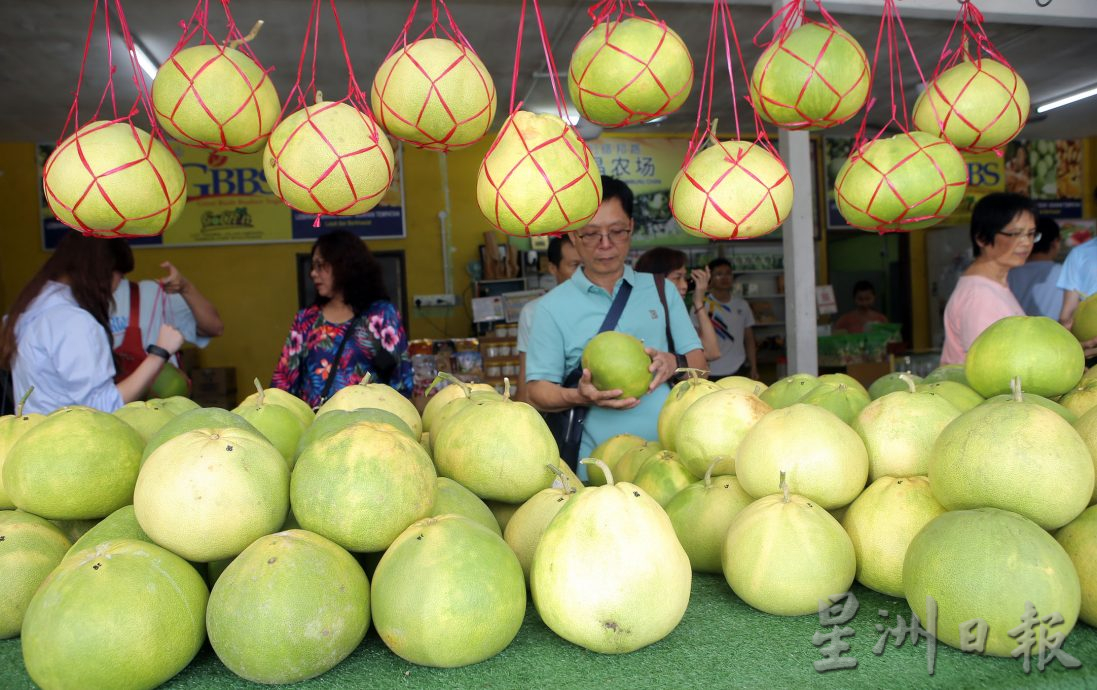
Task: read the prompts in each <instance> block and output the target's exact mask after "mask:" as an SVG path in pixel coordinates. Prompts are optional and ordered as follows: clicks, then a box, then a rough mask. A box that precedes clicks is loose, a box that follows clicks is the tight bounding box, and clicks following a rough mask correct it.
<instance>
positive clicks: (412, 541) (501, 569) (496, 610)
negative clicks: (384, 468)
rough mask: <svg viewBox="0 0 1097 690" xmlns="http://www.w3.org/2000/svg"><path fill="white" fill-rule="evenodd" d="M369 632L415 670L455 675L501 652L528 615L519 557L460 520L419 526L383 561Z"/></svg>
mask: <svg viewBox="0 0 1097 690" xmlns="http://www.w3.org/2000/svg"><path fill="white" fill-rule="evenodd" d="M370 598H371V605H372V607H373V625H374V627H375V628H376V629H377V633H378V634H379V635H380V636H381V639H382V640H383V641H384V642H385V645H386V646H387V647H388V648H389V649H391V650H392V651H393V653H395V654H396V655H397V656H399V657H400V658H402V659H405V660H407V661H410V662H411V663H413V664H419V665H422V666H437V667H442V668H453V667H457V666H465V665H468V664H475V663H477V662H479V661H483V660H484V659H489V658H491V657H493V656H495V655H496V654H498V653H499V652H501V651H503V650H504V649H506V647H507V645H509V644H510V642H511V640H513V639H514V638H515V636H516V635H517V634H518V629H519V628H521V627H522V620H523V618H524V617H525V614H526V581H525V578H524V577H522V566H521V565H520V564H519V563H518V558H517V557H516V556H515V555H514V553H513V552H512V551H511V550H510V547H508V546H507V544H506V542H504V541H503V539H502V537H500V536H499V535H498V534H495V533H493V532H492V531H490V530H488V529H487V528H486V527H484V526H483V525H480V524H478V523H475V522H473V521H472V520H469V519H468V518H465V517H461V516H459V515H443V516H440V517H430V518H426V519H425V520H420V521H419V522H416V523H415V524H413V525H411V526H410V527H408V528H407V529H406V530H404V531H403V533H401V534H400V536H398V537H397V538H396V541H394V542H393V543H392V546H390V547H389V548H388V549H387V550H386V551H385V555H384V556H382V557H381V562H380V563H378V564H377V570H376V571H375V572H374V574H373V585H372V589H371V592H370Z"/></svg>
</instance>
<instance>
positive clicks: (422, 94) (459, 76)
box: [370, 38, 496, 151]
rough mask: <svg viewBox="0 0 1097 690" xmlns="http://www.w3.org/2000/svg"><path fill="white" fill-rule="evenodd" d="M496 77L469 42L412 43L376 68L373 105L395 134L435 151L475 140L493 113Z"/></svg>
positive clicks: (381, 121) (383, 123)
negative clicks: (492, 78)
mask: <svg viewBox="0 0 1097 690" xmlns="http://www.w3.org/2000/svg"><path fill="white" fill-rule="evenodd" d="M495 105H496V101H495V83H494V82H493V81H492V80H491V75H490V74H488V70H487V68H486V67H484V63H483V62H481V61H480V58H479V56H477V55H476V53H475V52H474V51H473V50H472V49H471V48H469V47H468V46H462V45H460V44H458V43H455V42H454V41H450V40H448V39H445V38H424V39H421V40H418V41H414V42H412V43H409V44H407V45H405V46H403V47H401V48H400V49H399V50H397V51H396V52H395V53H393V54H392V55H391V56H389V57H388V59H386V60H385V61H384V62H383V63H382V64H381V68H380V69H378V70H377V76H375V77H374V78H373V88H372V89H371V90H370V107H371V108H372V109H373V112H374V114H375V115H376V116H377V121H378V123H379V124H380V125H381V126H382V127H384V128H385V131H387V132H388V133H389V134H391V135H392V136H394V137H396V138H397V139H400V140H401V141H406V142H408V143H409V144H414V145H415V146H418V147H419V148H424V149H430V150H432V151H450V150H453V149H459V148H463V147H465V146H469V145H471V144H474V143H476V142H477V141H478V140H479V139H480V137H482V136H484V134H486V133H487V131H488V128H489V127H490V126H491V120H492V118H494V117H495Z"/></svg>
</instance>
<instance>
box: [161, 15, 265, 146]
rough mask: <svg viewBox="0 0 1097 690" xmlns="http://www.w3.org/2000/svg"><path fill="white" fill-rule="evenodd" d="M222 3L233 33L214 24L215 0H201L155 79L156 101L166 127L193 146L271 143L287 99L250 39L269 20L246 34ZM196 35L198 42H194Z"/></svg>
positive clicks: (162, 123) (167, 130)
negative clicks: (216, 31) (223, 33)
mask: <svg viewBox="0 0 1097 690" xmlns="http://www.w3.org/2000/svg"><path fill="white" fill-rule="evenodd" d="M221 8H222V10H224V13H225V19H226V21H227V23H228V38H226V39H225V41H223V42H218V41H217V39H215V38H214V37H213V34H211V33H210V29H209V0H198V4H197V6H195V8H194V14H193V15H191V18H190V20H189V21H187V22H185V23H184V24H183V35H182V36H181V37H180V39H179V42H178V43H176V44H175V48H174V49H173V50H172V51H171V55H170V56H169V57H168V59H167V60H165V61H164V64H163V65H161V66H160V69H159V71H157V73H156V78H155V79H153V81H152V105H153V108H154V109H155V111H156V119H157V120H158V121H159V122H160V126H161V127H163V128H164V131H165V132H167V133H168V134H170V135H171V136H172V137H174V138H175V139H177V140H179V141H180V142H182V143H184V144H187V145H188V146H197V147H199V148H207V149H213V150H214V151H235V152H237V153H252V152H255V151H258V150H259V149H261V148H262V147H263V144H264V143H266V140H267V137H268V136H269V135H270V132H271V130H273V129H274V126H275V124H276V123H277V122H278V116H279V114H280V113H281V104H280V103H279V101H278V92H277V91H276V90H275V88H274V83H273V82H271V80H270V75H269V72H270V70H268V69H264V68H263V66H262V65H260V64H259V60H258V58H256V57H255V53H253V52H252V50H251V48H250V47H249V45H248V42H249V41H250V40H251V39H253V38H254V37H255V35H256V34H257V33H258V32H259V29H260V27H261V26H262V25H263V22H262V21H261V20H260V21H259V22H258V23H256V25H255V27H254V28H253V29H252V30H251V32H250V33H249V34H248V35H247V36H242V35H241V34H240V30H239V29H238V28H237V27H236V22H235V20H233V18H232V13H231V12H230V11H229V2H228V0H221ZM196 36H200V40H199V42H198V44H197V45H194V46H191V47H189V48H188V47H187V45H188V44H189V43H191V41H193V40H194V38H195V37H196Z"/></svg>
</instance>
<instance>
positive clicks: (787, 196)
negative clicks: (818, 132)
mask: <svg viewBox="0 0 1097 690" xmlns="http://www.w3.org/2000/svg"><path fill="white" fill-rule="evenodd" d="M792 189H793V187H792V175H791V174H789V171H788V169H787V168H786V167H785V164H784V163H783V162H782V161H781V159H780V158H778V157H776V156H774V155H773V154H772V153H770V151H768V150H767V149H766V148H765V147H764V146H762V145H761V144H758V143H756V142H752V141H739V140H737V139H728V140H726V141H721V142H719V143H718V144H716V145H714V146H712V147H710V148H707V149H705V150H704V151H701V152H700V153H698V154H697V155H695V156H694V157H693V158H692V159H691V160H690V161H689V162H688V163H687V164H686V167H684V168H682V169H681V170H680V171H678V174H677V175H675V177H674V180H673V181H672V182H671V185H670V209H671V212H672V213H673V214H674V219H675V220H676V221H678V225H680V226H681V227H682V230H684V231H685V232H686V234H689V235H693V236H695V237H707V238H710V239H721V240H727V239H744V238H750V237H760V236H761V235H766V234H768V233H771V232H773V231H774V230H776V229H777V227H778V226H780V225H781V223H783V222H785V218H787V217H788V214H789V211H791V210H792Z"/></svg>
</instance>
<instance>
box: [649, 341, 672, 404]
mask: <svg viewBox="0 0 1097 690" xmlns="http://www.w3.org/2000/svg"><path fill="white" fill-rule="evenodd" d="M644 352H646V353H647V356H648V357H651V366H650V367H648V371H650V372H651V385H650V386H648V393H650V392H652V391H653V390H655V389H656V388H658V387H659V386H661V385H663V384H664V383H666V382H667V381H669V380H670V379H671V377H673V376H674V372H675V371H676V370H677V369H678V358H677V357H675V356H674V355H672V354H671V353H669V352H661V351H659V350H656V349H655V348H653V347H645V348H644Z"/></svg>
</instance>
